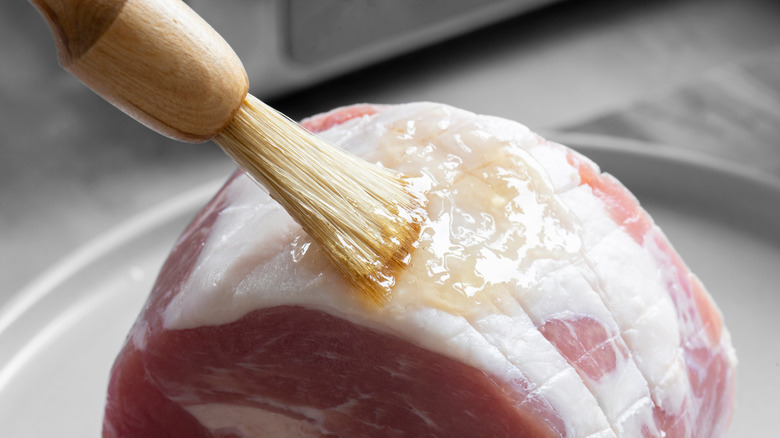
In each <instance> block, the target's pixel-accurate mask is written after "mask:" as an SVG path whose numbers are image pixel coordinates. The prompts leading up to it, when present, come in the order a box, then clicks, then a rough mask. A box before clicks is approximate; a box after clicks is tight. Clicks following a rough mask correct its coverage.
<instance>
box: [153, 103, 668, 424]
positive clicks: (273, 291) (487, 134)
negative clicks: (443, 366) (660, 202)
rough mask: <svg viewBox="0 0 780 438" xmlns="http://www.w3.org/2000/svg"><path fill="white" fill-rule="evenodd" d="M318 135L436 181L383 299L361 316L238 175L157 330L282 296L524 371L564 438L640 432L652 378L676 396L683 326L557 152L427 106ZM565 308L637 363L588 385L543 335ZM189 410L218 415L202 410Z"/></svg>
mask: <svg viewBox="0 0 780 438" xmlns="http://www.w3.org/2000/svg"><path fill="white" fill-rule="evenodd" d="M321 136H322V137H324V138H325V139H327V140H329V141H331V142H333V143H335V144H337V145H339V146H341V147H343V148H345V149H347V150H350V151H353V152H355V153H357V154H358V155H361V156H363V157H365V158H366V159H368V160H370V161H374V162H378V163H381V164H382V165H384V166H387V167H392V168H397V169H398V170H400V171H402V172H405V173H407V174H410V175H413V176H416V177H417V179H418V183H420V185H421V186H425V187H427V188H428V189H429V191H428V193H427V196H428V199H429V205H428V210H429V215H430V217H431V219H430V222H429V223H428V224H427V225H426V227H425V229H424V231H423V237H422V240H421V242H422V243H421V246H420V248H418V249H417V251H416V252H415V253H414V256H413V259H412V263H411V266H410V268H409V269H408V270H407V271H406V272H404V273H403V274H402V275H401V276H400V277H399V278H398V279H397V286H396V287H395V289H394V290H393V297H392V299H391V302H390V303H389V304H388V305H386V306H384V307H383V308H381V309H378V310H367V309H366V306H365V301H364V300H362V299H360V298H359V297H357V296H356V295H355V293H354V292H352V291H351V290H350V288H349V286H348V285H347V283H346V281H345V280H344V279H343V278H342V277H341V276H340V275H339V274H338V272H337V271H336V270H335V268H333V267H332V266H331V264H330V262H329V261H328V260H327V259H325V257H324V255H323V254H322V253H321V252H320V251H319V250H318V248H317V247H316V245H315V244H313V243H311V242H310V240H309V238H308V237H307V236H306V235H304V234H303V232H302V231H301V229H300V227H299V226H298V225H297V224H296V223H294V222H293V221H292V219H291V218H290V217H289V216H287V214H286V213H285V212H283V211H282V210H281V209H280V208H279V207H278V206H277V205H276V204H275V203H274V202H273V201H271V200H270V198H268V196H267V195H266V194H265V192H264V191H262V190H259V189H258V188H257V186H256V185H255V184H254V183H253V182H252V181H250V180H249V179H248V178H245V177H239V178H237V179H235V180H234V181H233V182H231V184H230V186H229V187H228V188H227V192H226V193H227V196H228V197H229V201H230V202H229V205H230V206H229V207H228V208H226V209H225V210H223V211H222V212H221V213H220V214H219V218H218V219H217V221H216V222H215V224H214V226H213V229H212V232H211V234H210V236H209V238H208V241H207V242H206V244H205V248H204V249H203V251H202V252H201V255H200V258H199V260H198V262H197V263H196V265H195V267H194V269H193V270H192V272H191V274H190V276H189V278H188V280H187V282H186V284H185V285H184V287H183V288H182V292H181V293H179V294H178V295H177V296H176V297H175V298H174V299H173V300H172V301H171V302H170V304H169V305H168V307H167V308H166V309H165V310H164V313H163V318H164V326H165V327H166V328H169V329H184V328H193V327H199V326H204V325H219V324H225V323H229V322H232V321H235V320H238V319H240V318H241V317H242V316H244V315H245V314H247V313H249V312H250V311H252V310H256V309H262V308H269V307H274V306H279V305H300V306H304V307H307V308H311V309H319V310H322V311H325V312H327V313H329V314H332V315H334V316H337V317H341V318H344V319H347V320H350V321H352V322H354V323H356V324H361V325H365V326H370V327H373V328H375V329H377V330H381V331H384V332H387V333H391V334H394V335H397V336H399V337H401V338H404V339H407V340H409V341H410V342H412V343H415V344H417V345H420V346H422V347H423V348H426V349H429V350H431V351H435V352H438V353H440V354H443V355H446V356H449V357H452V358H455V359H457V360H460V361H462V362H464V363H466V364H469V365H472V366H474V367H477V368H480V369H483V370H485V371H486V372H488V373H491V374H493V375H495V376H498V377H501V378H504V379H505V380H506V381H507V382H512V381H513V380H515V379H517V378H523V379H527V380H528V381H529V383H530V385H531V388H530V390H532V391H533V392H534V393H535V394H537V395H540V396H542V397H543V399H544V400H546V401H547V402H549V403H550V404H551V405H552V407H553V408H554V409H555V410H556V411H557V412H558V414H559V415H560V416H561V418H563V419H564V421H567V424H566V428H567V430H566V433H567V436H577V437H579V436H583V437H584V436H636V431H637V430H640V429H641V428H642V426H646V425H649V424H652V415H651V410H652V403H651V402H650V392H649V389H648V383H647V381H649V382H650V386H652V387H653V389H654V390H655V392H654V393H653V397H654V398H657V397H660V395H659V394H663V396H664V397H667V398H668V397H669V396H670V395H671V396H673V398H675V399H676V398H677V397H678V394H676V391H677V390H678V389H679V387H678V386H675V385H674V384H673V383H674V382H675V381H677V380H684V379H682V378H681V377H680V373H683V370H682V369H680V370H679V371H676V368H674V367H676V366H679V363H678V362H679V360H680V357H679V351H676V348H677V346H678V345H679V338H678V337H676V336H678V328H677V322H676V319H675V312H674V308H673V307H672V304H671V302H670V301H669V299H668V297H667V296H666V294H665V292H664V291H663V289H662V287H661V285H660V282H659V279H658V276H657V274H655V273H654V272H655V269H656V267H655V265H654V264H653V263H652V260H650V258H649V256H648V255H647V253H646V252H644V251H643V250H642V248H640V247H639V246H638V245H636V243H634V242H633V241H632V240H631V239H630V237H629V236H628V235H626V234H625V232H623V231H622V230H620V229H618V228H617V227H616V225H615V224H614V222H613V221H612V220H611V219H610V218H609V216H608V215H607V214H606V213H605V212H604V209H603V207H602V205H601V204H600V201H599V200H598V199H596V198H595V197H594V196H593V194H592V193H591V192H590V191H589V190H588V188H587V187H583V186H579V185H578V184H579V176H578V172H577V170H576V169H575V168H573V167H572V166H571V164H569V163H568V161H567V157H566V150H565V149H563V148H562V147H561V146H558V145H553V144H549V143H546V142H544V141H543V140H541V139H539V138H538V137H537V136H535V135H534V134H532V133H531V132H530V131H529V130H528V129H527V128H525V127H524V126H522V125H519V124H517V123H515V122H510V121H506V120H503V119H498V118H494V117H486V116H476V115H474V114H472V113H469V112H466V111H462V110H458V109H455V108H451V107H447V106H442V105H438V104H432V103H419V104H408V105H398V106H394V107H391V108H390V109H388V110H385V111H383V112H381V113H379V114H377V115H374V116H370V117H369V116H365V117H361V118H357V119H354V120H351V121H349V122H347V123H344V124H342V125H339V126H336V127H334V128H332V129H330V130H328V131H326V132H323V133H322V134H321ZM507 174H509V175H510V176H506V175H507ZM507 206H511V208H507ZM485 211H489V212H494V214H492V215H486V214H483V212H485ZM502 212H503V213H502ZM501 214H504V216H501ZM510 223H514V224H520V225H519V228H512V227H513V226H515V225H512V226H509V225H510ZM475 230H476V231H475ZM483 232H484V233H485V234H484V235H483V234H480V233H483ZM486 248H487V249H486ZM625 260H632V263H630V264H627V263H625ZM633 260H636V261H637V262H636V265H635V264H634V263H633ZM453 291H455V292H453ZM569 314H574V315H575V316H576V315H580V314H582V315H588V316H589V317H591V318H593V319H594V320H596V321H598V322H599V323H600V324H602V325H603V326H604V327H606V329H607V330H608V331H609V332H610V333H613V334H614V335H615V336H616V338H615V339H614V341H615V342H621V340H624V341H625V342H626V344H628V346H629V348H630V350H631V351H632V353H631V354H629V355H630V356H631V357H630V358H619V360H618V364H617V368H616V370H615V371H614V372H613V373H610V375H608V376H606V377H605V378H603V379H601V380H599V382H591V383H586V382H584V381H583V378H582V376H579V375H577V372H576V371H575V370H574V368H572V367H571V366H570V365H569V364H568V363H567V362H566V359H565V358H564V357H563V356H562V355H561V353H560V352H559V351H558V350H557V349H556V348H555V347H554V346H553V345H552V344H551V343H550V342H549V341H547V339H546V338H544V336H542V334H541V333H540V331H539V330H538V329H537V327H538V326H540V325H542V324H543V323H544V322H545V321H546V320H548V319H549V318H552V317H563V316H566V315H569ZM670 370H675V371H674V372H673V373H672V374H669V371H670ZM683 374H684V373H683ZM670 382H671V383H670ZM594 394H595V396H594ZM656 401H657V400H656ZM198 409H200V410H199V411H197V412H199V414H198V415H196V416H197V417H198V418H199V419H201V417H200V415H204V416H206V417H208V418H211V416H212V410H210V409H211V408H208V407H206V406H204V407H202V408H198ZM220 409H222V408H221V407H219V406H217V407H215V408H214V411H213V412H220ZM194 415H195V414H194ZM218 416H219V415H218V414H214V415H213V417H214V418H216V417H218ZM201 421H203V420H201Z"/></svg>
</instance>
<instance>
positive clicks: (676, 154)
mask: <svg viewBox="0 0 780 438" xmlns="http://www.w3.org/2000/svg"><path fill="white" fill-rule="evenodd" d="M540 135H541V136H542V137H543V138H545V139H548V140H549V141H551V142H554V143H559V144H562V145H566V146H567V147H569V148H571V149H574V150H576V151H578V152H581V153H583V154H584V155H585V156H588V154H589V153H593V152H602V153H608V154H611V155H621V156H627V157H629V158H631V159H643V158H652V159H655V160H660V161H662V162H671V163H674V164H682V165H684V166H690V167H693V168H697V169H704V170H708V171H712V172H715V173H718V174H726V175H728V176H729V177H731V178H737V179H740V180H742V181H743V182H745V183H747V184H751V185H757V186H761V187H763V188H764V189H765V190H768V191H770V192H774V193H776V194H777V195H778V197H780V176H775V175H773V174H771V173H769V172H767V171H761V170H759V169H754V168H750V167H749V166H746V165H743V164H738V163H735V162H731V161H728V160H726V159H724V158H720V157H717V156H714V155H711V154H706V153H703V152H699V151H694V150H690V149H682V148H679V147H674V146H670V145H667V144H663V143H656V142H650V141H645V140H639V139H632V138H624V137H618V136H609V135H602V134H591V133H584V132H570V131H548V132H545V131H543V132H541V133H540ZM597 164H598V163H597ZM227 178H228V176H225V177H221V178H217V179H214V180H211V181H208V182H205V183H203V184H200V185H198V186H196V187H194V188H191V189H189V190H187V191H185V192H183V193H180V194H178V195H176V196H173V197H171V198H168V199H167V200H164V201H161V202H159V203H157V204H156V205H154V206H152V207H149V208H148V209H146V210H143V211H141V212H139V213H136V214H134V215H132V216H130V217H129V218H127V219H125V220H123V221H121V222H119V223H118V224H117V225H115V226H113V227H111V228H109V229H108V230H107V231H105V232H103V233H100V234H98V235H97V236H95V237H93V238H92V239H90V240H88V241H87V242H85V243H84V244H82V245H80V246H77V247H76V248H75V249H74V250H73V251H71V252H69V253H68V254H66V255H65V256H64V257H62V258H60V259H59V260H58V261H57V262H55V263H53V264H52V265H50V267H49V268H46V269H44V270H43V271H42V272H41V273H40V274H39V275H37V276H36V277H34V278H33V279H32V280H31V281H29V282H28V283H27V284H26V285H25V286H23V287H22V288H20V289H18V290H17V291H16V292H15V293H12V294H11V295H10V297H9V299H8V301H7V302H6V303H5V304H3V305H2V306H0V335H2V334H3V332H4V331H5V330H6V329H7V328H8V327H9V326H11V325H12V324H13V323H14V321H15V320H16V319H18V318H19V317H20V316H21V315H23V314H24V313H25V312H26V311H27V310H29V309H30V308H32V307H34V306H35V304H36V303H37V302H39V301H40V300H41V299H43V298H44V297H45V296H46V295H47V294H49V293H51V292H52V291H53V290H55V289H56V287H57V286H58V285H59V284H62V283H63V282H65V281H66V280H67V279H69V278H72V277H73V276H75V275H77V274H78V273H79V272H80V271H81V270H82V269H84V268H86V267H88V266H89V265H90V263H92V262H93V261H95V260H97V259H98V258H99V257H101V256H103V255H105V254H109V253H111V252H112V251H115V250H116V249H117V248H120V247H121V246H122V245H123V244H125V243H127V242H129V241H130V240H132V239H133V238H136V237H138V236H142V235H143V234H144V233H147V232H148V231H149V230H152V229H154V228H156V227H159V226H161V225H162V224H164V223H166V222H169V221H172V220H175V219H176V218H179V216H180V215H181V214H183V213H184V212H185V211H193V212H197V211H198V210H199V209H200V208H201V207H202V206H203V205H205V203H206V202H208V200H209V199H211V197H213V196H214V195H215V194H216V193H217V191H218V190H219V189H220V187H222V185H224V184H225V181H226V180H227ZM182 231H183V230H182Z"/></svg>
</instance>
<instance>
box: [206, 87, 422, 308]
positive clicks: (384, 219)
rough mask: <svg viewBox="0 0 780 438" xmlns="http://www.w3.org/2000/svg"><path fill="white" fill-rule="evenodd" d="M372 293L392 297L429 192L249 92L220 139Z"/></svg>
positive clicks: (345, 270) (353, 281)
mask: <svg viewBox="0 0 780 438" xmlns="http://www.w3.org/2000/svg"><path fill="white" fill-rule="evenodd" d="M214 140H215V141H216V142H217V143H218V144H219V145H220V146H221V147H222V149H224V150H225V152H227V154H228V155H230V156H231V157H232V158H233V160H234V161H236V163H238V165H239V166H240V167H241V168H242V169H244V171H245V172H247V174H249V175H250V176H251V177H252V178H253V179H255V180H256V181H257V182H258V183H259V184H261V185H262V186H264V187H265V188H266V189H267V190H268V192H269V193H270V195H271V196H272V197H273V198H274V199H275V200H276V201H277V202H279V203H280V204H281V205H282V206H283V207H284V208H285V210H287V212H288V213H290V215H291V216H292V217H293V218H294V219H295V220H296V221H297V222H298V223H299V224H301V226H302V227H303V229H304V231H306V232H307V233H308V234H309V235H310V236H311V237H312V238H313V239H314V240H315V241H316V242H317V243H318V244H319V245H320V247H321V248H322V249H323V250H324V251H325V253H327V255H328V256H329V257H330V259H331V260H332V261H333V262H334V263H335V264H336V266H337V267H338V269H339V270H340V271H341V272H342V273H343V274H344V275H345V276H346V278H347V280H348V281H349V282H350V283H351V284H352V285H353V286H354V287H356V288H357V289H359V290H360V291H362V292H363V294H364V295H365V296H366V297H368V298H369V299H370V300H371V301H373V302H375V303H378V304H382V303H384V302H386V301H387V300H388V299H389V297H390V291H391V288H392V286H393V284H394V283H395V276H396V274H397V273H398V272H399V271H400V270H402V269H403V268H404V267H405V266H406V264H407V263H408V261H409V259H410V255H411V253H412V251H413V250H414V247H415V244H416V242H417V240H418V238H419V235H420V230H421V223H422V220H423V206H422V200H421V198H420V197H419V196H416V195H414V194H413V192H412V191H411V190H410V184H409V182H408V181H407V180H406V179H405V178H404V177H403V176H402V175H401V174H399V173H397V172H394V171H391V170H389V169H385V168H383V167H380V166H378V165H375V164H371V163H368V162H366V161H364V160H362V159H360V158H357V157H355V156H354V155H351V154H349V153H347V152H345V151H344V150H342V149H339V148H337V147H335V146H333V145H331V144H329V143H327V142H326V141H324V140H322V139H320V138H319V137H317V136H315V135H314V134H311V133H310V132H308V131H306V130H305V129H303V128H302V127H301V126H299V125H298V124H297V123H295V122H293V121H291V120H290V119H288V118H287V117H286V116H284V115H282V114H281V113H279V112H277V111H276V110H274V109H273V108H271V107H269V106H267V105H266V104H264V103H263V102H261V101H260V100H258V99H257V98H255V97H254V96H252V95H251V94H250V95H247V98H246V100H245V101H244V103H243V105H242V106H241V108H240V109H239V110H238V112H237V114H236V115H235V116H234V117H233V120H232V121H231V123H230V124H229V125H228V126H227V127H226V128H225V129H224V130H223V131H222V132H221V133H220V134H219V135H218V136H217V137H216V138H215V139H214Z"/></svg>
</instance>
